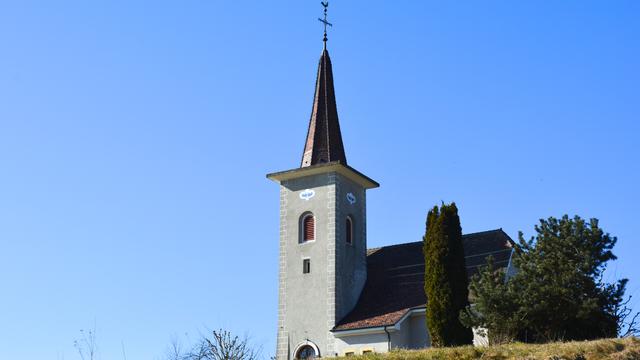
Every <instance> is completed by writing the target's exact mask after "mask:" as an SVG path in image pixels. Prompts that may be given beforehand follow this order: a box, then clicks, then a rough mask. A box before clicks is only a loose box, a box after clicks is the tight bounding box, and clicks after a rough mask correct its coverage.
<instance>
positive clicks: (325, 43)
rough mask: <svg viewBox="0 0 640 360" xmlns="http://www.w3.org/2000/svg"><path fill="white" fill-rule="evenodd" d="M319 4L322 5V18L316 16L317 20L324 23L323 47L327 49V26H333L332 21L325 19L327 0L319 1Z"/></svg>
mask: <svg viewBox="0 0 640 360" xmlns="http://www.w3.org/2000/svg"><path fill="white" fill-rule="evenodd" d="M320 4H322V6H323V7H324V19H321V18H318V20H319V21H320V22H321V23H323V24H324V39H322V41H324V49H325V50H326V49H327V26H333V24H332V23H330V22H328V21H327V8H328V7H329V1H321V2H320Z"/></svg>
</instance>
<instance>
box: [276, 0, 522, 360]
mask: <svg viewBox="0 0 640 360" xmlns="http://www.w3.org/2000/svg"><path fill="white" fill-rule="evenodd" d="M323 5H324V4H323ZM321 21H322V20H321ZM325 22H326V6H325ZM267 178H268V179H270V180H273V181H275V182H277V183H278V184H279V185H280V254H279V280H278V281H279V291H278V298H279V300H278V332H277V349H276V358H277V359H278V360H289V359H307V358H318V357H335V356H349V355H361V354H367V353H372V352H375V353H384V352H388V351H390V350H392V349H396V348H403V349H418V348H425V347H429V346H430V340H429V335H428V330H427V326H426V318H425V312H426V306H425V304H426V302H427V299H426V296H425V293H424V257H423V255H422V242H410V243H404V244H397V245H390V246H385V247H380V248H374V249H370V248H367V211H366V205H367V198H366V195H367V190H371V189H375V188H378V187H379V186H380V185H379V184H378V183H377V182H376V181H374V180H373V179H371V178H369V177H367V176H366V175H364V174H363V173H361V172H360V171H358V170H356V169H355V168H353V167H351V166H350V165H349V164H348V163H347V156H346V153H345V148H344V145H343V142H342V134H341V132H340V124H339V121H338V110H337V106H336V96H335V90H334V85H333V71H332V64H331V59H330V57H329V52H328V50H327V37H326V24H325V38H324V48H323V50H322V54H321V56H320V62H319V65H318V72H317V80H316V86H315V96H314V99H313V107H312V112H311V119H310V120H309V129H308V132H307V137H306V141H305V143H304V151H303V154H302V160H301V163H300V166H299V167H298V168H294V169H292V170H287V171H281V172H276V173H272V174H268V175H267ZM394 240H395V239H394ZM463 242H464V250H465V260H466V266H467V275H468V276H472V275H473V274H474V273H476V272H477V270H478V267H479V266H482V265H483V264H485V263H486V258H487V257H488V256H489V255H491V256H493V258H494V260H495V265H496V266H498V267H503V268H507V272H509V271H510V270H511V269H510V259H511V256H512V243H513V240H512V239H511V238H510V237H509V236H508V235H507V234H506V233H505V232H503V231H502V230H501V229H497V230H490V231H485V232H480V233H473V234H466V235H464V236H463ZM481 341H482V339H481V338H480V337H479V336H476V337H475V339H474V342H475V343H480V342H481Z"/></svg>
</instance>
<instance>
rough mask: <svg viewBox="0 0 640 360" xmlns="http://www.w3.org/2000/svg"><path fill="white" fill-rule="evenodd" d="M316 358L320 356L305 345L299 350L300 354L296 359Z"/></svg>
mask: <svg viewBox="0 0 640 360" xmlns="http://www.w3.org/2000/svg"><path fill="white" fill-rule="evenodd" d="M316 357H318V354H316V350H315V349H314V348H313V347H312V346H310V345H305V346H303V347H301V348H300V350H298V353H297V354H296V359H301V360H302V359H315V358H316Z"/></svg>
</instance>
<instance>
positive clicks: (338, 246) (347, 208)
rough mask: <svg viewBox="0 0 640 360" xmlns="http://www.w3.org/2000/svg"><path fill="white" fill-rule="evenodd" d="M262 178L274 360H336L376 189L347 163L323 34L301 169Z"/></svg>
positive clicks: (361, 281) (362, 268)
mask: <svg viewBox="0 0 640 360" xmlns="http://www.w3.org/2000/svg"><path fill="white" fill-rule="evenodd" d="M325 14H326V13H325ZM325 21H326V18H325ZM326 24H327V23H326ZM267 178H269V179H271V180H273V181H275V182H277V183H279V184H280V262H279V272H280V275H279V293H278V296H279V301H278V339H277V353H276V358H277V359H278V360H289V359H305V358H312V357H332V356H336V355H337V354H336V350H335V347H334V343H335V338H334V336H333V332H332V330H333V328H334V327H335V326H336V324H337V323H338V322H339V321H340V320H341V319H342V318H343V317H345V316H346V315H347V314H348V313H349V312H350V311H351V310H352V309H353V308H354V306H355V305H356V303H357V301H358V298H359V297H360V293H361V291H362V289H363V287H364V285H365V281H366V279H367V264H366V255H367V232H366V190H367V189H372V188H376V187H378V186H379V185H378V183H376V182H375V181H373V180H371V179H370V178H368V177H367V176H365V175H363V174H362V173H360V172H358V171H357V170H355V169H353V168H352V167H350V166H348V165H347V157H346V154H345V150H344V145H343V142H342V134H341V132H340V124H339V122H338V111H337V107H336V98H335V92H334V87H333V71H332V66H331V59H330V58H329V52H328V51H327V49H326V32H325V47H324V49H323V51H322V55H321V56H320V62H319V65H318V75H317V80H316V87H315V96H314V100H313V108H312V112H311V119H310V121H309V130H308V132H307V138H306V142H305V146H304V151H303V154H302V161H301V164H300V167H299V168H296V169H292V170H287V171H282V172H277V173H273V174H269V175H267Z"/></svg>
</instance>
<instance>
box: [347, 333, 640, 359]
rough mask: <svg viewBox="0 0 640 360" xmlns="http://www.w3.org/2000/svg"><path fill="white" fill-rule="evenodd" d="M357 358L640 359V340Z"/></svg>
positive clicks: (517, 345) (402, 352)
mask: <svg viewBox="0 0 640 360" xmlns="http://www.w3.org/2000/svg"><path fill="white" fill-rule="evenodd" d="M357 358H360V359H367V360H373V359H379V360H400V359H402V360H405V359H406V360H472V359H483V360H485V359H487V360H489V359H491V360H602V359H614V360H636V359H638V360H640V339H637V338H626V339H605V340H595V341H582V342H567V343H550V344H543V345H532V344H521V343H515V344H509V345H500V346H490V347H473V346H464V347H455V348H440V349H433V348H432V349H426V350H397V351H392V352H391V353H388V354H371V355H363V356H357Z"/></svg>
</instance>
